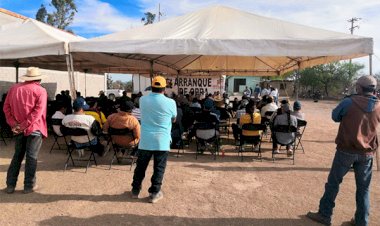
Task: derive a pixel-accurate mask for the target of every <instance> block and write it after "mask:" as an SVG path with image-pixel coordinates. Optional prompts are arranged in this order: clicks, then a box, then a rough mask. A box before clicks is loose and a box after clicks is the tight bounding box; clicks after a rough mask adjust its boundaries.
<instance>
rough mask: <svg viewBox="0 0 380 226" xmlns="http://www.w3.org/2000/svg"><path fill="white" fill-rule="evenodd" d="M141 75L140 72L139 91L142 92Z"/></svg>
mask: <svg viewBox="0 0 380 226" xmlns="http://www.w3.org/2000/svg"><path fill="white" fill-rule="evenodd" d="M140 78H141V75H140V74H139V92H141V79H140Z"/></svg>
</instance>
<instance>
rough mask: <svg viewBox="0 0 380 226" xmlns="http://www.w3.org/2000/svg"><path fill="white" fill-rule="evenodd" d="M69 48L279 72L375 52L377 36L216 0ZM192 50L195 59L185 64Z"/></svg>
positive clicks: (179, 66)
mask: <svg viewBox="0 0 380 226" xmlns="http://www.w3.org/2000/svg"><path fill="white" fill-rule="evenodd" d="M70 51H72V52H104V53H124V54H127V56H126V57H129V56H128V55H130V54H132V55H133V57H134V59H138V58H141V59H145V60H153V61H154V62H155V63H158V64H163V65H171V66H170V67H171V68H172V69H174V70H179V71H190V70H194V71H196V70H210V71H225V72H228V71H231V72H232V71H236V70H240V71H246V72H247V73H251V74H252V73H253V72H254V73H256V72H260V71H265V72H266V73H269V72H270V73H272V74H281V73H284V72H286V71H289V70H293V69H294V68H296V67H298V65H300V66H301V67H309V66H313V65H316V64H317V63H320V62H331V61H335V60H342V59H349V58H354V57H361V56H366V55H369V54H372V53H373V40H372V38H368V37H360V36H353V35H349V34H344V33H339V32H334V31H327V30H323V29H318V28H313V27H308V26H303V25H298V24H294V23H289V22H285V21H281V20H277V19H272V18H267V17H262V16H257V15H254V14H251V13H247V12H242V11H239V10H235V9H231V8H228V7H222V6H216V7H210V8H206V9H203V10H200V11H197V12H194V13H190V14H187V15H184V16H180V17H176V18H172V19H168V20H165V21H162V22H159V23H156V24H152V25H147V26H143V27H139V28H135V29H130V30H125V31H121V32H117V33H114V34H110V35H106V36H102V37H98V38H93V39H89V40H86V41H81V42H72V43H70ZM152 56H154V57H152ZM167 56H170V57H167ZM189 56H192V57H193V58H195V60H193V61H192V62H190V63H187V64H186V63H185V64H184V63H183V62H184V61H186V59H187V58H188V57H189ZM186 57H187V58H186ZM291 65H293V66H291ZM290 66H291V67H290Z"/></svg>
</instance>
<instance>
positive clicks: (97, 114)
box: [84, 100, 107, 129]
mask: <svg viewBox="0 0 380 226" xmlns="http://www.w3.org/2000/svg"><path fill="white" fill-rule="evenodd" d="M87 103H88V105H89V106H90V108H89V109H88V110H86V111H85V112H84V114H86V115H91V116H92V117H94V118H95V120H96V121H97V122H98V123H99V126H100V128H101V129H102V128H103V125H104V123H106V121H107V119H106V116H105V115H104V113H103V112H102V111H100V110H99V108H98V103H97V102H96V101H95V100H90V101H88V102H87Z"/></svg>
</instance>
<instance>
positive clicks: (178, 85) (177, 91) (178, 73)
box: [174, 70, 180, 95]
mask: <svg viewBox="0 0 380 226" xmlns="http://www.w3.org/2000/svg"><path fill="white" fill-rule="evenodd" d="M179 73H180V71H179V70H178V71H177V95H179V85H178V84H179ZM174 83H175V82H174Z"/></svg>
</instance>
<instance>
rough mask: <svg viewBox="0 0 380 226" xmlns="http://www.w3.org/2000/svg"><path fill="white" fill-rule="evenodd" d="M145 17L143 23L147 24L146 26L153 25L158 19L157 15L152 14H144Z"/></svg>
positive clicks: (142, 19)
mask: <svg viewBox="0 0 380 226" xmlns="http://www.w3.org/2000/svg"><path fill="white" fill-rule="evenodd" d="M144 15H145V16H144V17H143V18H141V22H145V23H144V25H148V24H153V23H154V20H155V19H156V14H154V13H151V12H146V13H144Z"/></svg>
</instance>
